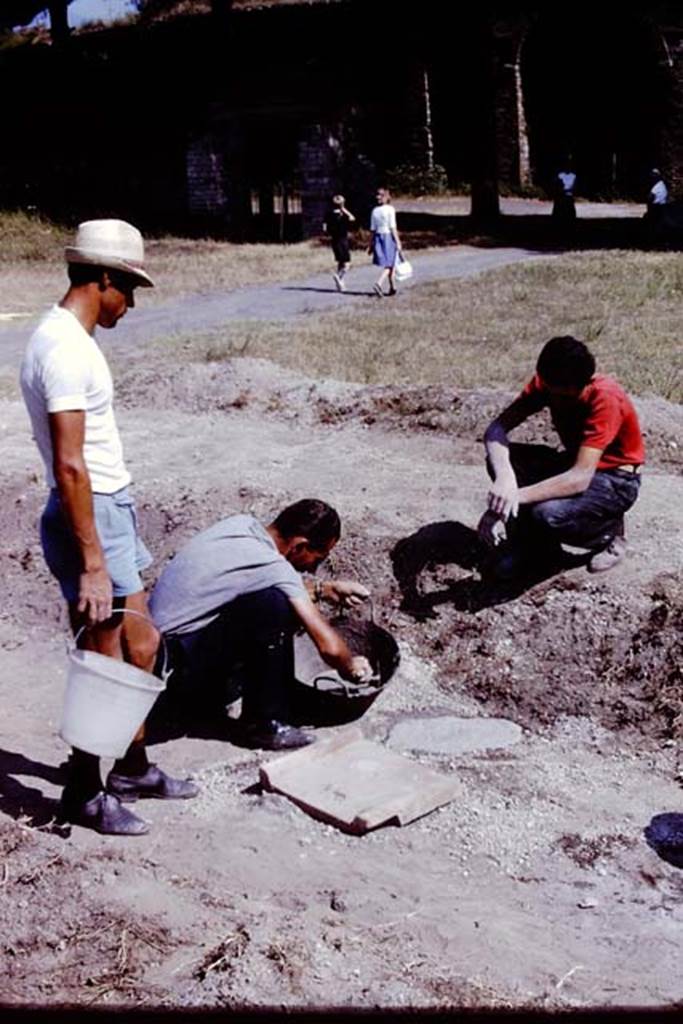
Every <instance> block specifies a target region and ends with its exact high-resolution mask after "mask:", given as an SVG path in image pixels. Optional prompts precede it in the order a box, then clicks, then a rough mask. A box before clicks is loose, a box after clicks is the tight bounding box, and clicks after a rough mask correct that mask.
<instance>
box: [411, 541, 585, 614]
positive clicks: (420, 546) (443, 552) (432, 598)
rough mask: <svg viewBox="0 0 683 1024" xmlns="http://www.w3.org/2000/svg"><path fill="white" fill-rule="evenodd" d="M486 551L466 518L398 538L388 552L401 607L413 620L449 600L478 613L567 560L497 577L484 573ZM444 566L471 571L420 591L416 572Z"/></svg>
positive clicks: (510, 597)
mask: <svg viewBox="0 0 683 1024" xmlns="http://www.w3.org/2000/svg"><path fill="white" fill-rule="evenodd" d="M488 557H489V553H488V551H487V549H486V548H485V547H484V545H483V544H482V543H481V541H480V540H479V538H478V536H477V532H476V530H473V529H472V528H471V527H469V526H465V525H464V523H458V522H449V521H446V522H442V523H429V524H427V525H426V526H422V527H420V529H419V530H417V531H416V532H415V533H412V534H411V535H410V536H409V537H404V538H403V539H402V540H400V541H398V542H397V543H396V544H395V545H394V547H393V549H392V551H391V563H392V566H393V570H394V576H395V578H396V581H397V583H398V585H399V587H400V589H401V595H402V598H403V600H402V603H401V610H402V611H404V612H406V613H407V614H408V615H410V616H412V618H414V619H415V620H416V621H421V620H425V619H428V618H433V617H434V615H435V614H436V608H437V607H438V606H439V605H442V604H450V605H452V606H453V607H454V608H456V609H457V610H458V611H463V612H478V611H481V610H482V608H490V607H492V606H493V605H498V604H504V603H505V602H507V601H512V600H514V599H515V598H516V597H519V596H520V594H523V593H524V591H526V590H528V589H529V588H530V587H533V586H534V585H535V584H537V583H540V582H541V581H542V580H545V579H550V578H551V577H552V576H555V575H556V574H557V573H558V572H560V571H561V570H562V568H567V567H568V566H566V565H557V564H549V563H546V564H545V565H534V566H530V567H529V570H528V571H527V572H525V573H524V574H523V575H520V576H519V577H518V578H516V579H514V580H509V581H504V582H503V581H498V580H491V579H487V578H482V577H481V575H480V573H481V571H482V569H485V567H486V563H487V559H488ZM442 565H456V566H458V567H459V568H461V569H468V570H471V571H472V575H471V576H468V577H466V578H465V579H462V580H456V581H455V582H453V583H449V584H448V586H446V587H443V588H442V589H440V590H433V591H431V592H428V593H424V592H422V591H421V589H420V575H421V574H422V573H423V572H424V571H425V570H427V569H433V568H435V567H437V566H442Z"/></svg>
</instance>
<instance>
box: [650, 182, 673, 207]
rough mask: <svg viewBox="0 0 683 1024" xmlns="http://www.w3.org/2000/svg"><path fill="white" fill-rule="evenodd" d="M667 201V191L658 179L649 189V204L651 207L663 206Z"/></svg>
mask: <svg viewBox="0 0 683 1024" xmlns="http://www.w3.org/2000/svg"><path fill="white" fill-rule="evenodd" d="M668 201H669V190H668V188H667V187H666V185H665V184H664V182H663V181H662V180H661V178H660V180H659V181H657V182H655V184H654V185H653V186H652V188H651V189H650V203H651V205H652V206H664V204H665V203H668Z"/></svg>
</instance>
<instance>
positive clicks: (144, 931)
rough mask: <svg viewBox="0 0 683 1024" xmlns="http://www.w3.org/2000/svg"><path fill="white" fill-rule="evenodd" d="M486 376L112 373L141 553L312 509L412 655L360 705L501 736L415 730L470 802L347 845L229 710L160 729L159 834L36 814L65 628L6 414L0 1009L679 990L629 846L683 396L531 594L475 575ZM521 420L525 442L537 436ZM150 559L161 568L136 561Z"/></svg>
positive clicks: (22, 435)
mask: <svg viewBox="0 0 683 1024" xmlns="http://www.w3.org/2000/svg"><path fill="white" fill-rule="evenodd" d="M504 399H505V396H504V395H502V394H500V393H493V392H491V393H479V394H460V395H456V394H453V393H452V392H451V391H449V389H448V388H447V387H445V386H444V387H443V388H437V387H431V388H425V389H421V390H409V389H408V390H406V389H401V388H389V387H372V388H368V387H366V388H358V387H355V386H353V385H348V384H344V385H341V384H337V383H335V382H332V381H324V382H315V381H310V380H306V379H303V378H300V377H297V376H295V375H293V374H290V373H285V372H284V371H281V370H279V369H278V368H277V367H274V366H273V365H271V364H268V363H265V362H260V361H255V360H247V359H243V360H235V361H232V362H229V363H225V364H220V365H216V364H206V363H203V364H201V365H195V366H192V365H191V366H189V367H186V368H185V369H184V370H183V372H182V374H181V373H179V372H178V371H177V370H175V369H174V367H173V366H172V365H168V366H165V367H159V366H158V365H149V364H145V358H144V353H139V354H138V356H137V360H136V367H135V370H134V371H131V372H130V373H129V374H127V375H125V374H124V375H122V376H121V379H120V388H119V422H120V428H121V431H122V435H123V439H124V444H125V448H126V451H127V454H128V462H129V464H130V467H131V469H132V471H133V473H134V475H135V478H136V493H137V498H138V502H139V508H140V516H141V523H142V529H143V532H144V535H145V538H146V541H147V543H148V545H149V546H150V548H151V549H152V551H153V552H154V554H155V556H156V563H155V569H156V570H158V567H160V566H162V565H163V564H164V562H165V560H166V559H167V558H168V557H169V556H170V555H171V554H172V552H173V551H174V550H175V549H177V547H178V545H179V544H180V543H181V542H182V541H183V539H184V538H185V537H187V536H189V535H191V534H192V533H193V532H194V531H196V530H197V529H199V528H201V527H203V526H205V525H207V524H209V523H211V522H213V521H214V520H215V519H216V518H218V517H220V516H222V515H224V514H227V513H229V512H232V511H235V510H253V511H254V512H255V513H256V514H257V515H258V516H260V517H263V518H266V519H267V518H268V517H269V516H270V515H271V514H272V513H273V512H275V511H277V510H278V509H279V508H280V507H281V506H282V505H284V504H285V503H287V502H288V501H290V500H293V499H296V498H298V497H301V496H304V495H311V496H313V495H315V496H319V497H322V498H325V499H327V500H329V501H330V502H332V503H333V504H334V505H336V506H337V507H338V508H339V510H340V513H341V514H342V517H343V521H344V524H345V532H344V536H343V539H342V542H341V544H340V545H339V547H338V549H337V550H336V551H335V552H334V553H333V556H332V557H331V559H330V563H331V564H330V565H329V568H328V570H327V571H329V573H330V574H336V575H347V574H348V575H354V576H357V577H359V578H360V579H362V580H364V581H365V582H367V583H368V584H369V585H370V586H371V587H372V589H373V593H374V596H375V603H376V607H377V610H378V615H379V618H380V620H381V621H382V622H384V623H385V624H386V625H388V627H389V628H390V629H392V630H393V632H394V634H395V636H396V637H397V639H398V640H399V642H400V645H401V650H402V664H401V667H400V669H399V671H398V673H397V675H396V676H395V677H394V679H393V681H392V682H391V684H390V685H389V686H388V687H387V689H386V690H385V692H384V693H383V694H382V696H381V697H380V698H379V699H378V700H377V701H376V702H375V704H374V705H373V707H372V709H371V710H370V712H369V713H368V714H367V715H366V716H365V718H364V719H362V724H363V729H364V731H365V733H366V735H367V736H369V737H372V738H375V739H377V740H378V741H380V742H383V741H384V740H385V739H386V738H387V736H388V734H389V732H390V730H391V728H392V727H393V725H394V724H395V723H397V722H398V721H401V720H403V719H405V718H406V717H410V716H418V717H432V716H435V715H440V714H444V713H447V714H456V715H462V716H466V717H474V716H482V715H484V716H495V715H499V716H504V717H507V718H510V719H512V720H514V721H515V722H518V723H519V724H520V725H522V726H523V729H524V733H523V740H522V741H521V742H520V743H519V744H518V745H516V746H514V747H510V748H507V749H505V750H497V751H496V750H489V751H486V750H480V751H475V752H473V753H469V754H466V755H462V756H457V757H454V756H452V755H449V756H441V755H433V754H431V755H426V754H424V753H420V752H415V751H410V750H407V751H406V752H405V753H406V756H408V757H417V758H418V759H420V760H422V761H423V762H424V763H426V764H429V765H431V766H432V767H434V768H435V769H437V770H440V771H442V772H447V773H454V774H455V775H456V776H457V778H458V779H459V781H460V783H461V789H460V795H459V797H458V798H457V799H456V800H454V801H453V802H452V803H451V804H449V805H448V806H446V807H444V808H442V809H441V810H439V811H437V812H435V813H433V814H431V815H430V816H427V817H425V818H423V819H421V820H420V821H417V822H415V823H413V824H411V825H409V826H407V827H405V828H403V829H398V828H393V827H390V828H384V829H381V830H379V831H376V832H374V833H371V834H369V835H367V836H365V837H363V838H358V837H353V836H349V835H345V834H343V833H341V832H339V831H337V830H336V829H334V828H332V827H331V826H327V825H323V824H320V823H318V822H316V821H314V820H312V819H311V818H309V817H307V816H306V815H305V814H304V813H302V812H301V811H300V810H298V809H297V808H296V807H295V806H293V805H292V804H290V803H289V802H288V801H287V800H286V799H284V798H283V797H280V796H276V795H273V794H267V793H262V792H260V791H259V790H258V788H257V787H255V783H256V782H257V779H258V767H259V764H260V763H261V762H262V761H263V760H264V757H267V756H269V755H264V754H262V753H259V752H251V751H247V750H244V749H240V748H238V747H235V746H233V745H232V744H231V743H230V742H228V741H227V740H226V739H225V738H221V728H220V726H219V725H217V726H216V727H215V728H214V729H213V733H212V730H211V729H207V730H206V732H207V735H203V736H197V735H189V736H179V737H176V738H174V739H171V740H168V741H167V742H164V743H158V744H157V745H156V746H155V747H153V754H154V757H155V759H158V760H159V761H160V763H162V764H163V766H164V767H166V768H168V769H171V770H174V771H176V772H181V773H182V772H191V773H192V774H193V775H194V776H195V778H196V779H197V781H198V782H199V784H200V786H201V795H200V796H199V798H198V799H196V800H194V801H190V802H187V803H186V804H183V805H177V804H176V805H173V804H164V803H148V804H145V805H144V807H143V808H142V812H143V813H144V815H145V816H146V817H147V818H148V819H149V820H150V821H151V822H152V825H153V827H152V830H151V831H150V834H149V835H148V836H145V837H142V838H139V839H136V840H131V841H123V840H120V839H119V840H117V839H114V838H107V837H101V836H98V835H96V834H93V833H89V832H85V831H83V830H79V829H74V830H72V831H71V832H70V833H69V830H68V829H67V830H61V831H60V830H55V829H54V827H53V826H51V825H50V820H51V818H52V817H53V813H54V803H53V801H54V799H55V798H56V797H57V795H58V793H59V789H60V784H61V781H62V776H61V768H60V765H61V762H62V760H63V758H64V755H65V748H64V745H63V744H62V742H61V741H60V740H59V739H58V737H57V734H56V730H57V723H58V719H59V712H60V704H61V696H62V690H63V683H64V678H65V667H66V666H65V657H64V647H65V639H66V629H65V622H64V616H63V613H62V608H61V602H60V600H59V597H58V593H57V588H56V586H55V584H54V582H53V581H52V580H51V579H50V577H49V575H48V573H47V571H46V569H45V568H44V565H43V562H42V557H41V553H40V548H39V544H38V539H37V533H36V520H37V516H38V514H39V510H40V507H41V505H42V502H43V500H44V485H43V482H42V479H41V474H40V472H39V467H38V460H37V455H36V453H35V451H34V449H33V447H32V444H31V441H30V438H29V433H28V429H27V422H26V419H25V415H24V412H23V409H22V407H21V405H20V404H19V403H18V402H17V401H14V400H3V401H2V403H1V404H0V431H2V437H3V451H4V460H3V463H2V467H1V469H0V478H1V480H2V485H3V495H4V501H3V503H2V507H1V508H0V523H1V524H2V548H1V553H0V559H1V566H2V577H1V582H0V586H1V587H2V601H1V604H0V609H1V610H0V665H1V667H2V671H1V675H0V678H1V679H2V683H1V684H0V685H1V686H2V707H3V717H2V721H1V722H0V746H1V748H2V750H1V751H0V781H1V783H2V797H1V798H0V811H1V817H0V888H1V890H2V898H1V900H0V915H1V934H2V940H1V941H2V952H3V961H2V963H3V967H2V972H3V980H2V993H3V996H2V998H3V999H4V1000H5V1001H6V1002H8V1003H14V1004H17V1003H40V1004H44V1005H45V1004H47V1005H54V1004H63V1003H76V1004H79V1005H84V1004H89V1003H92V1004H95V1005H101V1004H107V1005H126V1006H131V1005H140V1004H144V1005H147V1006H149V1005H156V1006H162V1007H190V1006H202V1007H212V1006H249V1007H264V1006H281V1005H286V1006H290V1007H291V1006H307V1007H322V1006H325V1007H330V1006H364V1007H383V1008H387V1007H404V1006H416V1007H445V1006H496V1007H499V1006H503V1007H510V1006H513V1007H517V1006H533V1007H537V1008H538V1007H546V1008H557V1007H567V1006H574V1007H575V1006H582V1007H585V1006H616V1005H618V1006H653V1005H671V1004H675V1003H679V1002H683V986H682V984H681V977H680V933H681V925H682V923H683V873H681V871H680V870H677V869H676V868H674V867H671V866H669V865H668V864H667V863H665V862H664V861H662V860H660V859H659V858H658V857H657V856H656V854H655V853H654V852H653V851H652V850H650V848H649V847H648V846H647V845H646V843H645V842H644V840H643V835H642V830H643V827H644V826H645V825H646V824H647V823H648V821H649V819H650V818H651V817H652V816H653V815H654V814H656V813H659V812H662V811H677V810H680V809H681V804H682V803H683V794H682V791H681V787H680V774H679V773H680V765H679V762H678V760H677V757H678V747H677V741H678V738H679V737H680V734H681V730H682V728H683V722H682V717H681V716H682V711H681V675H680V664H681V625H682V624H683V589H682V586H681V580H680V574H679V570H680V552H681V539H682V537H681V524H682V521H683V517H682V513H681V508H682V507H683V481H682V479H681V475H680V461H678V456H679V453H680V446H681V445H683V410H682V409H681V408H680V407H677V406H673V405H670V404H667V403H665V402H663V401H658V400H654V399H653V400H649V401H642V402H641V403H640V404H639V408H640V411H641V415H642V419H643V422H644V425H645V427H646V430H647V437H648V444H649V450H650V464H649V467H648V471H647V475H646V477H645V480H644V484H643V490H642V497H641V499H640V500H639V502H638V503H637V505H636V507H635V509H634V511H633V513H632V514H631V515H630V516H629V536H630V542H631V547H630V553H629V556H628V558H627V559H626V560H625V561H624V562H623V563H622V564H621V565H620V566H619V567H618V568H617V569H615V570H614V571H613V572H612V573H610V574H608V575H606V576H604V577H602V578H600V577H591V576H589V575H588V574H587V573H586V571H585V569H584V568H582V567H577V568H573V569H571V570H568V571H566V572H564V573H562V574H558V575H555V576H552V577H550V578H547V579H545V580H540V581H538V582H536V583H535V584H534V585H532V586H529V587H528V588H527V589H526V590H524V591H521V590H516V591H514V590H505V589H504V588H503V589H501V588H498V589H495V588H493V589H492V588H490V587H487V586H485V585H484V584H483V583H482V582H481V580H480V579H479V578H478V575H477V572H476V569H474V568H473V553H474V542H473V534H472V529H471V528H472V527H473V525H474V524H475V523H476V521H477V518H478V514H479V511H480V509H481V504H482V500H483V496H484V493H485V476H484V473H483V471H482V467H481V465H480V450H479V449H480V445H479V444H478V438H479V437H480V436H481V428H482V426H483V424H484V423H485V422H486V420H487V418H488V417H489V416H490V413H491V412H492V410H493V409H495V408H497V407H499V406H500V404H501V402H502V401H504ZM544 430H545V427H544V426H543V425H541V426H540V427H539V428H537V430H536V433H535V434H531V433H529V435H528V436H535V437H540V436H543V433H544ZM152 578H153V576H150V581H151V579H152Z"/></svg>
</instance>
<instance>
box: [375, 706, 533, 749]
mask: <svg viewBox="0 0 683 1024" xmlns="http://www.w3.org/2000/svg"><path fill="white" fill-rule="evenodd" d="M521 738H522V729H521V726H519V725H517V723H516V722H510V721H508V719H506V718H456V717H455V716H453V715H443V716H442V717H440V718H407V719H405V721H403V722H399V723H398V725H395V726H394V728H393V729H392V730H391V733H390V735H389V739H388V741H387V745H388V746H390V747H394V748H396V749H399V750H423V751H425V753H429V754H467V753H470V752H471V751H473V750H495V749H498V748H500V747H511V746H513V744H515V743H519V741H520V740H521Z"/></svg>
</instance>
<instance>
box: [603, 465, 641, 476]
mask: <svg viewBox="0 0 683 1024" xmlns="http://www.w3.org/2000/svg"><path fill="white" fill-rule="evenodd" d="M607 472H608V473H624V474H625V475H626V476H640V466H634V465H626V466H614V468H608V469H607Z"/></svg>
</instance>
